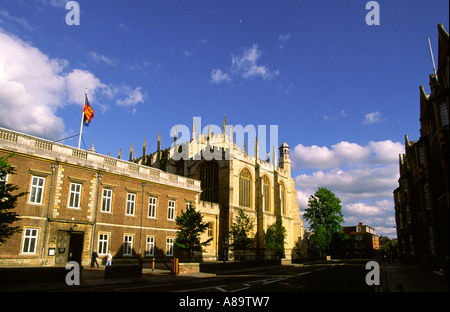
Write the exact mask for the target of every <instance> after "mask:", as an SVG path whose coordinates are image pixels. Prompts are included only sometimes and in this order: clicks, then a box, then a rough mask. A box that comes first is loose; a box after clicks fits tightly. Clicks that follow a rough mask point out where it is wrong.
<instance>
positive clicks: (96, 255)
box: [91, 250, 99, 268]
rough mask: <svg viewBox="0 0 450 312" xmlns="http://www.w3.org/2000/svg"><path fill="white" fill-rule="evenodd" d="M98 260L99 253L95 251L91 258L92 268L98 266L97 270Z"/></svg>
mask: <svg viewBox="0 0 450 312" xmlns="http://www.w3.org/2000/svg"><path fill="white" fill-rule="evenodd" d="M97 259H98V253H97V251H95V250H94V251H92V256H91V268H93V267H94V266H95V265H97V268H98V267H99V266H98V262H97Z"/></svg>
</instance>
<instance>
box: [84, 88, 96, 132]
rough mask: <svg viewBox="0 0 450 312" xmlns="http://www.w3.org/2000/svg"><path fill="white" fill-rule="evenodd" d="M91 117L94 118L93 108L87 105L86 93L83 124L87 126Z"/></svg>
mask: <svg viewBox="0 0 450 312" xmlns="http://www.w3.org/2000/svg"><path fill="white" fill-rule="evenodd" d="M92 118H94V110H93V109H92V107H91V105H89V101H88V97H87V94H86V95H85V99H84V108H83V124H84V125H85V126H89V123H90V122H91V120H92Z"/></svg>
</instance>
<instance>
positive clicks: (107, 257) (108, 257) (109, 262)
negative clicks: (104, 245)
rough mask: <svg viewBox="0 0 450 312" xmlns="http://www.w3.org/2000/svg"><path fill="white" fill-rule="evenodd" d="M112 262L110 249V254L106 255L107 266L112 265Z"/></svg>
mask: <svg viewBox="0 0 450 312" xmlns="http://www.w3.org/2000/svg"><path fill="white" fill-rule="evenodd" d="M111 263H112V255H111V251H109V250H108V254H107V255H106V266H110V265H111Z"/></svg>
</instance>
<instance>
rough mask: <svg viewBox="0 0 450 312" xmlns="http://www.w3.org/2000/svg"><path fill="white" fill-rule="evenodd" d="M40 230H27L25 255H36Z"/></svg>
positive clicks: (25, 234) (23, 245)
mask: <svg viewBox="0 0 450 312" xmlns="http://www.w3.org/2000/svg"><path fill="white" fill-rule="evenodd" d="M38 234H39V230H38V229H25V233H24V235H23V243H22V253H23V254H35V253H36V246H37V241H38Z"/></svg>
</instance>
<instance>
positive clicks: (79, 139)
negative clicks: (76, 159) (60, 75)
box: [78, 88, 87, 149]
mask: <svg viewBox="0 0 450 312" xmlns="http://www.w3.org/2000/svg"><path fill="white" fill-rule="evenodd" d="M86 95H87V88H86V90H85V91H84V100H83V109H82V110H81V124H80V136H79V138H78V149H80V145H81V135H82V133H83V120H84V105H85V103H86Z"/></svg>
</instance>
